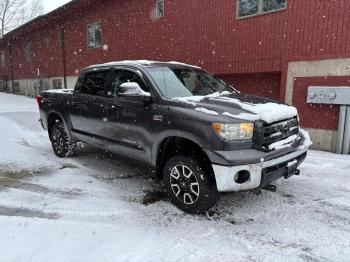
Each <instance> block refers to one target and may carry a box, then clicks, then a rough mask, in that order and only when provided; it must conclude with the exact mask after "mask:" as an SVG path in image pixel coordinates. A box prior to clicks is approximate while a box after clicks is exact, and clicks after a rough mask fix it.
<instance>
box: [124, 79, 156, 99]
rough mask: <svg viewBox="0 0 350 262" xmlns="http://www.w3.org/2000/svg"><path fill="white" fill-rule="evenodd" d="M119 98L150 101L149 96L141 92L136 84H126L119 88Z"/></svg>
mask: <svg viewBox="0 0 350 262" xmlns="http://www.w3.org/2000/svg"><path fill="white" fill-rule="evenodd" d="M118 95H119V96H121V97H130V98H142V99H143V100H147V101H149V100H151V94H150V93H148V92H145V91H143V90H142V88H141V87H140V85H139V84H138V83H136V82H126V83H123V84H121V85H120V86H119V93H118Z"/></svg>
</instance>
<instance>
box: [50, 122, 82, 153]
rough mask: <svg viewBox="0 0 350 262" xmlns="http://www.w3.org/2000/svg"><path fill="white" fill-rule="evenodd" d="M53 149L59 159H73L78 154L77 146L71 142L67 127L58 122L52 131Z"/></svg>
mask: <svg viewBox="0 0 350 262" xmlns="http://www.w3.org/2000/svg"><path fill="white" fill-rule="evenodd" d="M50 140H51V144H52V149H53V151H54V152H55V154H56V156H58V157H61V158H63V157H72V156H74V154H75V153H76V150H77V144H76V143H75V142H73V141H71V138H70V136H69V134H68V131H67V129H66V127H65V125H64V124H63V123H62V122H60V121H58V122H56V123H55V124H54V125H53V126H52V128H51V130H50Z"/></svg>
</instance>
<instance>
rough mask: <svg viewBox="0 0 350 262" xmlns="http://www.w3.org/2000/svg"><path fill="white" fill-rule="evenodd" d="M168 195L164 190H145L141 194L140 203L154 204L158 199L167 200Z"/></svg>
mask: <svg viewBox="0 0 350 262" xmlns="http://www.w3.org/2000/svg"><path fill="white" fill-rule="evenodd" d="M167 199H168V195H167V193H165V192H161V191H158V192H146V194H145V195H144V196H143V199H142V204H143V205H145V206H148V205H151V204H154V203H156V202H159V201H163V200H167Z"/></svg>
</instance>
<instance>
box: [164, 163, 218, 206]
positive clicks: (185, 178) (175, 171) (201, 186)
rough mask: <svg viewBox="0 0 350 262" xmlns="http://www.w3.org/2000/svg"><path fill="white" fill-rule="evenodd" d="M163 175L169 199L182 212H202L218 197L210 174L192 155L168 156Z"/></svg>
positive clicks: (213, 203) (212, 204)
mask: <svg viewBox="0 0 350 262" xmlns="http://www.w3.org/2000/svg"><path fill="white" fill-rule="evenodd" d="M163 177H164V184H165V186H166V189H167V191H168V195H169V197H170V201H171V202H172V203H173V204H174V205H175V206H177V207H178V208H179V209H181V210H183V211H184V212H187V213H203V212H205V211H208V210H209V209H210V208H212V207H213V206H214V205H215V204H216V202H217V201H218V200H219V198H220V195H219V193H218V191H217V188H216V185H215V182H214V179H213V177H212V174H211V173H210V172H209V171H208V170H206V169H205V168H203V165H202V164H201V163H200V162H199V161H198V160H196V159H195V158H193V157H188V156H174V157H172V158H170V159H169V160H168V161H167V163H166V164H165V167H164V170H163Z"/></svg>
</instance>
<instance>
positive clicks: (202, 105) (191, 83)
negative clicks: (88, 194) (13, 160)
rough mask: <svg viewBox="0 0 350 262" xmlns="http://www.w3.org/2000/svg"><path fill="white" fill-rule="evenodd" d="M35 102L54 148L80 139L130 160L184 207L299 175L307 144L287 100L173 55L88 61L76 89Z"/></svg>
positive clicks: (68, 150) (203, 207)
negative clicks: (249, 89) (170, 58)
mask: <svg viewBox="0 0 350 262" xmlns="http://www.w3.org/2000/svg"><path fill="white" fill-rule="evenodd" d="M37 101H38V105H39V108H40V114H41V119H40V121H41V123H42V126H43V127H44V128H45V129H46V130H48V135H49V138H50V141H51V143H52V147H53V151H54V152H55V154H56V155H57V156H58V157H71V156H73V155H74V153H75V152H76V148H77V147H76V145H77V142H83V143H88V144H91V145H94V146H97V147H101V148H104V149H106V150H108V151H110V152H114V153H116V154H119V155H121V156H126V157H128V158H132V159H135V160H137V161H139V162H140V163H143V164H144V165H146V166H148V167H151V168H153V169H154V171H155V172H154V173H155V174H156V176H157V178H158V179H161V180H163V182H164V185H165V187H166V189H167V192H168V194H169V198H170V200H171V202H172V203H174V204H175V205H176V206H177V207H178V208H180V209H182V210H183V211H185V212H189V213H198V212H204V211H207V210H209V209H210V208H212V207H213V206H214V205H215V204H216V202H217V201H218V199H219V197H220V194H219V192H234V191H242V190H252V189H259V188H264V187H266V186H269V185H270V184H271V182H273V181H275V180H277V179H280V178H286V179H287V178H290V177H291V176H292V175H298V174H299V170H298V166H299V165H300V164H301V163H302V162H303V161H304V159H305V158H306V154H307V150H308V147H309V145H310V139H309V136H308V134H307V132H305V131H303V130H302V129H300V128H299V121H298V114H297V110H296V109H295V108H294V107H291V106H288V105H285V104H282V103H279V102H276V101H273V100H270V99H267V98H262V97H257V96H251V95H245V94H241V93H240V92H239V91H237V90H236V89H234V88H233V87H232V86H230V85H228V84H227V83H225V82H224V81H222V80H220V79H218V78H216V77H214V76H212V75H210V74H209V73H207V72H205V71H204V70H202V69H200V68H199V67H196V66H191V65H186V64H182V63H177V62H152V61H121V62H114V63H108V64H102V65H95V66H90V67H88V68H86V69H84V70H82V72H81V74H80V77H79V79H78V81H77V84H76V87H75V89H74V90H53V91H45V92H43V93H42V94H41V95H40V96H38V97H37Z"/></svg>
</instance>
